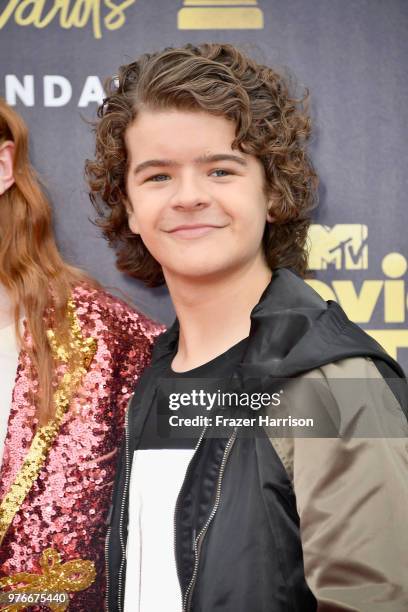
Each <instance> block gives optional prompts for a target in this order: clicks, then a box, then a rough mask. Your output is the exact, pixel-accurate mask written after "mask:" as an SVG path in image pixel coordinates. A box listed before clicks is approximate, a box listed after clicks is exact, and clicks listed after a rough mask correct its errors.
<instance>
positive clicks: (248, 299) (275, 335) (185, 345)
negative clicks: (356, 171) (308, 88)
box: [87, 44, 408, 612]
mask: <svg viewBox="0 0 408 612" xmlns="http://www.w3.org/2000/svg"><path fill="white" fill-rule="evenodd" d="M99 118H100V120H99V123H98V124H97V127H96V134H97V141H96V142H97V145H96V158H95V160H94V161H89V162H88V164H87V172H88V177H89V180H90V185H91V197H92V199H93V201H94V202H95V203H96V204H97V205H98V210H99V211H100V213H101V218H100V223H101V226H102V227H103V228H104V231H105V234H106V236H107V237H108V239H109V240H110V241H111V243H112V244H115V245H116V246H117V247H118V265H119V267H120V268H121V269H122V270H124V271H126V272H128V273H129V274H132V275H133V276H135V277H137V278H139V279H143V280H144V281H145V282H146V283H147V284H149V285H151V286H152V285H159V284H161V283H163V281H165V282H166V284H167V286H168V288H169V291H170V294H171V297H172V300H173V303H174V307H175V310H176V313H177V321H176V323H175V324H174V326H173V327H172V328H171V329H170V330H169V331H168V332H167V333H165V334H164V335H163V336H162V337H161V338H160V339H159V341H158V343H157V344H156V347H155V350H154V354H153V361H152V365H151V367H150V368H149V370H148V371H147V373H146V374H145V375H144V376H143V378H142V381H141V383H140V385H139V387H138V389H137V390H136V393H135V395H134V397H133V400H132V402H131V404H130V409H129V413H128V421H127V426H126V444H125V448H124V449H123V453H122V456H121V461H120V466H119V471H118V475H117V481H116V487H115V492H114V505H113V512H112V516H111V526H110V535H109V538H108V546H107V552H108V559H107V563H108V566H109V579H108V609H109V610H110V611H111V612H114V611H117V610H123V609H125V610H127V611H128V612H129V611H132V612H135V611H140V612H157V611H158V610H166V611H169V612H176V611H177V610H183V611H193V612H215V611H223V612H244V611H245V612H248V611H251V612H288V611H289V610H296V611H299V612H309V611H312V610H316V609H319V610H326V611H329V610H330V611H332V610H333V611H334V610H336V611H337V610H338V611H340V610H344V611H346V610H348V611H350V610H353V611H360V612H361V611H368V610H370V611H371V612H372V611H380V610H381V611H384V612H386V611H390V610H393V611H395V612H397V611H401V612H402V611H403V610H406V609H407V608H408V586H407V580H406V576H407V575H408V571H407V570H408V559H407V550H408V546H407V544H408V541H407V535H406V533H407V530H406V528H405V523H406V508H407V504H408V484H407V483H408V480H407V475H408V474H407V462H408V460H407V449H406V439H405V436H406V435H407V431H408V428H407V419H406V414H404V409H405V410H406V403H407V390H406V381H405V378H404V374H403V372H402V370H401V368H400V367H399V366H398V364H397V363H396V362H395V361H393V360H392V359H391V358H390V357H389V356H388V355H387V354H386V353H385V352H384V351H383V350H382V349H381V347H380V346H379V345H378V344H377V343H376V342H374V341H373V340H372V339H371V338H369V337H368V336H367V335H366V334H365V333H364V332H363V331H362V330H360V329H359V328H358V327H357V326H356V325H354V324H353V323H352V322H350V321H349V320H348V319H347V317H346V315H345V314H344V312H343V311H342V310H341V309H340V307H339V306H338V305H337V304H335V303H333V302H329V303H326V302H324V301H323V300H322V299H321V298H320V297H319V296H318V295H317V294H316V293H315V292H314V291H313V290H312V289H311V288H310V287H309V286H308V285H307V284H306V283H305V282H304V281H303V280H302V279H301V276H302V275H304V273H305V270H306V267H307V253H306V247H305V243H306V235H307V229H308V226H309V223H310V211H311V209H312V206H313V204H314V193H315V187H316V176H315V173H314V170H313V168H312V165H311V163H310V160H309V158H308V155H307V151H306V141H307V138H308V136H309V132H310V124H309V119H308V116H307V113H306V111H305V108H304V105H303V104H302V102H301V101H299V100H296V99H295V98H294V96H292V95H291V93H290V90H289V87H288V84H287V83H286V82H285V79H284V78H283V77H282V76H280V75H279V74H277V73H276V72H275V71H273V70H272V69H270V68H268V67H266V66H261V65H258V64H257V63H255V62H254V61H253V60H251V59H249V58H248V57H246V56H245V55H244V54H242V53H241V52H240V51H239V50H238V49H236V48H235V47H233V46H231V45H218V44H204V45H201V46H199V47H193V46H191V45H187V46H186V47H183V48H180V49H166V50H164V51H163V52H160V53H154V54H152V55H144V56H142V57H141V58H140V59H139V60H137V61H135V62H134V63H131V64H129V65H127V66H124V67H122V68H121V69H120V72H119V77H118V79H117V80H116V81H114V82H113V85H112V90H111V91H110V92H109V95H108V97H107V98H106V100H105V101H104V103H103V105H102V107H101V108H100V111H99ZM129 228H130V231H129ZM294 377H295V381H294V384H292V386H291V391H290V393H291V402H292V403H291V406H290V408H291V409H293V410H294V411H295V414H296V410H298V412H299V413H301V414H304V413H307V412H308V411H309V410H310V411H312V410H313V409H315V408H316V406H317V407H318V408H320V409H321V414H323V416H324V415H326V416H327V417H328V423H329V422H330V420H332V421H333V422H335V423H336V427H334V429H333V428H332V429H331V430H330V428H329V431H330V432H331V433H329V434H328V435H331V437H323V436H324V434H322V432H320V433H319V434H316V435H320V436H321V437H315V438H307V437H296V438H295V437H290V436H288V437H279V433H278V434H276V433H275V434H274V433H273V430H272V428H270V427H267V426H266V427H265V428H261V429H262V431H263V435H262V433H261V432H259V431H258V432H257V433H255V434H254V435H249V436H248V435H243V433H242V430H239V428H238V427H231V431H230V433H228V432H227V435H225V430H224V432H223V434H220V435H218V436H217V435H208V434H214V431H213V428H212V425H210V426H209V427H207V428H206V429H204V430H203V432H202V434H201V436H200V437H199V439H198V440H197V439H191V438H190V439H188V438H186V439H182V440H180V439H179V440H174V438H172V437H168V438H163V437H160V435H159V433H158V431H157V428H156V420H157V419H156V417H157V416H158V415H159V413H160V412H161V407H160V406H161V405H160V401H159V398H160V397H161V396H160V393H161V390H162V389H161V386H160V385H161V382H160V380H161V379H163V378H170V380H173V381H174V379H175V378H176V379H177V382H179V381H180V380H182V381H184V382H186V381H185V379H187V382H188V380H189V379H191V378H193V379H211V378H217V379H224V380H225V381H227V382H226V386H227V389H239V390H241V391H244V392H245V391H247V392H251V391H254V389H255V390H256V385H257V383H256V380H258V383H259V386H258V390H261V388H262V390H263V391H265V390H266V391H272V390H273V389H275V388H276V381H281V380H282V379H288V378H289V379H293V378H294ZM385 377H387V380H385ZM343 378H345V379H353V378H357V379H359V380H358V385H357V387H356V389H357V392H356V393H352V394H350V393H348V390H349V388H350V385H351V383H350V384H346V385H341V384H336V383H339V382H340V383H341V379H343ZM312 379H313V380H317V381H318V382H319V385H320V387H319V389H320V391H319V393H315V394H313V393H312V392H309V391H310V389H309V387H307V382H308V381H310V380H312ZM228 381H229V382H228ZM254 381H255V382H254ZM370 381H371V383H372V385H373V387H371V386H370V384H369V383H370ZM375 383H378V384H379V385H380V387H381V394H380V393H373V392H372V389H373V388H375V389H378V386H376V384H375ZM279 384H280V383H279ZM278 389H279V387H278ZM249 412H250V411H249V410H248V413H249ZM269 413H270V414H273V410H270V411H269ZM319 414H320V413H319ZM247 416H248V415H247ZM329 417H330V418H329ZM367 419H368V420H369V421H372V422H373V423H374V425H375V427H374V429H373V428H369V427H368V426H367V422H368V421H367ZM227 429H228V428H227ZM374 430H375V435H376V436H377V437H375V438H374V437H370V436H374V434H373V431H374ZM368 431H370V433H369V434H367V432H368ZM333 432H334V433H333ZM339 432H340V433H341V434H342V437H336V436H337V435H338V433H339ZM353 432H354V433H356V435H357V436H358V435H359V436H360V437H358V438H355V437H354V436H353ZM280 435H281V434H280ZM326 435H327V434H326ZM384 436H387V437H384ZM173 515H174V524H173ZM173 538H174V553H175V561H174V558H173Z"/></svg>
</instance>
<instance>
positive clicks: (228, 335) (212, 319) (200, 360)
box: [166, 263, 272, 372]
mask: <svg viewBox="0 0 408 612" xmlns="http://www.w3.org/2000/svg"><path fill="white" fill-rule="evenodd" d="M271 275H272V272H271V270H270V269H269V268H268V267H267V266H266V264H263V263H262V265H261V266H255V265H251V266H248V268H247V269H245V270H242V269H240V270H239V271H237V273H235V274H231V273H229V275H228V277H227V278H225V277H223V278H218V279H216V280H214V279H211V280H206V279H202V278H200V279H193V280H192V279H180V278H177V279H176V278H174V277H170V278H169V277H168V275H166V281H167V285H168V287H169V290H170V295H171V297H172V300H173V304H174V308H175V310H176V313H177V317H178V320H179V324H180V335H179V345H178V351H177V354H176V356H175V358H174V360H173V363H172V367H173V369H174V370H175V371H176V372H183V371H187V370H191V369H192V368H195V367H198V366H200V365H203V364H204V363H207V362H208V361H210V360H211V359H214V358H215V357H217V356H218V355H221V354H222V353H224V352H225V351H227V350H228V349H229V348H231V347H232V346H233V345H234V344H237V343H238V342H239V341H240V340H243V339H244V338H246V337H247V336H248V334H249V330H250V325H251V320H250V314H251V311H252V309H253V308H254V307H255V306H256V304H257V303H258V302H259V299H260V297H261V295H262V293H263V291H264V290H265V288H266V287H267V285H268V284H269V282H270V280H271Z"/></svg>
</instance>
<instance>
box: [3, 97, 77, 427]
mask: <svg viewBox="0 0 408 612" xmlns="http://www.w3.org/2000/svg"><path fill="white" fill-rule="evenodd" d="M6 140H11V141H13V142H14V147H15V150H14V161H13V171H14V180H15V182H14V184H13V185H12V186H11V187H10V188H9V189H8V190H7V191H6V192H5V193H4V194H3V195H1V196H0V283H1V284H2V285H3V286H4V287H5V289H6V291H7V292H8V294H9V296H10V299H11V303H12V306H13V311H14V320H15V325H16V334H17V338H18V340H19V343H20V345H21V347H22V348H23V349H24V350H25V351H27V352H28V355H29V357H30V358H31V362H32V364H33V368H34V369H35V371H36V376H37V379H38V389H39V393H38V402H37V405H36V414H37V416H38V418H39V422H40V424H44V423H46V422H47V421H48V420H49V419H50V418H51V417H52V416H53V414H54V410H55V408H54V405H53V387H52V381H53V372H54V370H55V363H54V360H53V356H52V353H51V348H50V345H49V342H48V339H47V334H46V331H47V329H48V328H50V327H52V328H53V329H54V331H55V332H56V333H58V335H59V336H60V337H61V338H64V337H65V338H67V337H69V321H68V319H67V317H66V305H67V301H68V299H69V298H70V297H71V292H72V288H73V286H74V285H75V284H78V282H81V281H84V280H85V279H86V280H88V281H89V279H88V277H86V276H85V274H83V273H82V272H81V271H80V270H77V269H76V268H73V267H71V266H69V265H68V264H67V263H66V262H65V261H64V260H63V259H62V257H61V255H60V253H59V252H58V249H57V245H56V243H55V239H54V235H53V231H52V225H51V209H50V206H49V203H48V201H47V199H46V197H45V195H44V193H43V191H42V189H41V188H40V184H39V179H38V177H37V175H36V173H35V171H34V169H33V168H32V166H31V164H30V160H29V154H28V130H27V127H26V125H25V123H24V121H23V120H22V119H21V117H20V116H19V115H18V114H17V113H16V112H15V111H14V110H13V109H12V108H10V107H9V106H8V105H7V104H6V102H5V101H4V100H3V99H2V98H0V144H1V143H3V142H4V141H6ZM23 315H24V317H25V321H26V324H27V328H28V332H29V334H30V336H31V342H30V343H27V342H26V341H25V339H24V338H23V337H22V335H21V333H20V329H19V320H20V318H21V317H22V316H23Z"/></svg>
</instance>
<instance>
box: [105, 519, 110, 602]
mask: <svg viewBox="0 0 408 612" xmlns="http://www.w3.org/2000/svg"><path fill="white" fill-rule="evenodd" d="M110 534H111V528H110V527H108V530H107V532H106V538H105V580H106V592H105V610H106V612H108V611H109V538H110Z"/></svg>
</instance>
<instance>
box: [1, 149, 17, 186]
mask: <svg viewBox="0 0 408 612" xmlns="http://www.w3.org/2000/svg"><path fill="white" fill-rule="evenodd" d="M13 159H14V142H12V141H11V140H6V141H5V142H3V143H2V144H1V145H0V195H3V193H5V192H6V191H7V189H9V188H10V187H11V186H12V185H13V183H14V174H13Z"/></svg>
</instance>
